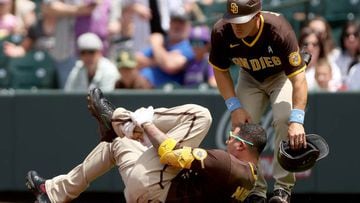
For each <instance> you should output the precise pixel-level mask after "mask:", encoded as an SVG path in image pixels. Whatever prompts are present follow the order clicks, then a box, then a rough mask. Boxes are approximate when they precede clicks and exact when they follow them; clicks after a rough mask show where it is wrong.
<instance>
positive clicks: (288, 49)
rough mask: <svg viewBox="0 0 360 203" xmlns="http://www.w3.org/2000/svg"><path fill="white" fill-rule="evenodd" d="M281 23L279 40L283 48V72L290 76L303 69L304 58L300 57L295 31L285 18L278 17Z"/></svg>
mask: <svg viewBox="0 0 360 203" xmlns="http://www.w3.org/2000/svg"><path fill="white" fill-rule="evenodd" d="M280 19H281V20H282V21H283V23H282V26H281V31H280V33H282V36H280V37H279V40H280V42H279V43H281V44H282V46H281V47H282V50H284V55H283V58H282V59H281V60H282V61H284V72H285V74H286V75H287V76H288V77H292V76H294V75H296V74H298V73H300V72H302V71H305V68H306V65H305V62H304V60H303V59H302V58H301V54H300V48H299V44H298V41H297V38H296V35H295V32H294V30H293V28H292V27H291V25H290V24H289V23H288V22H287V21H286V20H285V18H283V17H282V18H280Z"/></svg>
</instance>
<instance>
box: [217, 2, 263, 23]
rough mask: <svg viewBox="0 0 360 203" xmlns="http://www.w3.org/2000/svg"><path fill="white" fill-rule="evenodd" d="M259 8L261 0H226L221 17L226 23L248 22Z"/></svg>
mask: <svg viewBox="0 0 360 203" xmlns="http://www.w3.org/2000/svg"><path fill="white" fill-rule="evenodd" d="M260 10H261V0H227V8H226V13H225V14H224V16H223V19H224V20H225V21H226V22H228V23H235V24H242V23H247V22H249V21H250V20H251V19H252V18H253V17H254V16H255V15H256V14H257V13H258V12H260Z"/></svg>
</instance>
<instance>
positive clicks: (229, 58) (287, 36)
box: [209, 11, 306, 82]
mask: <svg viewBox="0 0 360 203" xmlns="http://www.w3.org/2000/svg"><path fill="white" fill-rule="evenodd" d="M209 62H210V64H212V66H213V67H214V68H215V69H217V70H220V71H226V70H228V69H229V68H230V67H231V66H232V65H233V64H236V65H238V66H239V67H241V68H243V69H244V70H245V71H247V72H249V73H250V74H251V75H252V76H253V77H254V78H255V79H256V80H258V81H260V82H262V81H264V79H266V78H267V77H269V76H271V75H274V74H277V73H279V72H282V71H284V73H285V74H286V75H287V76H288V77H291V76H293V75H296V74H297V73H299V72H301V71H304V70H305V67H306V66H305V63H304V61H303V60H302V59H301V55H300V53H299V46H298V42H297V38H296V35H295V33H294V31H293V29H292V27H291V25H290V24H289V23H288V22H287V21H286V20H285V18H284V17H283V16H282V15H280V14H277V13H272V12H266V11H265V12H261V15H260V29H259V32H258V33H257V34H256V35H255V36H252V37H246V38H244V39H240V38H237V37H236V36H235V34H234V32H233V30H232V28H231V24H229V23H226V22H224V21H223V20H219V21H218V22H217V23H216V24H215V25H214V28H213V30H212V33H211V51H210V56H209Z"/></svg>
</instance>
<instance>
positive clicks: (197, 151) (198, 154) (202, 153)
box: [192, 148, 207, 160]
mask: <svg viewBox="0 0 360 203" xmlns="http://www.w3.org/2000/svg"><path fill="white" fill-rule="evenodd" d="M192 154H193V156H194V158H195V159H196V160H204V159H205V158H206V157H207V152H206V150H205V149H201V148H194V149H193V151H192Z"/></svg>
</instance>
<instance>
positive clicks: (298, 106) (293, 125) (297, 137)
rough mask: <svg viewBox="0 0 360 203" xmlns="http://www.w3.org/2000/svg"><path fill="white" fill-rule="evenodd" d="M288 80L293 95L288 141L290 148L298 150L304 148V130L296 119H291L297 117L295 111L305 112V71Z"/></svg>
mask: <svg viewBox="0 0 360 203" xmlns="http://www.w3.org/2000/svg"><path fill="white" fill-rule="evenodd" d="M289 79H290V81H291V83H292V86H293V93H292V102H293V108H292V112H291V115H290V122H289V129H288V134H289V141H290V146H291V147H292V148H294V149H300V148H302V146H304V147H305V146H306V139H305V130H304V126H303V123H302V122H297V121H296V119H297V118H293V117H294V116H296V115H297V114H296V111H298V110H299V111H302V112H305V107H306V103H307V82H306V78H305V71H302V72H300V73H298V74H296V75H294V76H292V77H289ZM294 112H295V113H294ZM300 117H301V116H300ZM302 117H304V115H302ZM300 119H301V118H300ZM303 119H304V118H302V120H303ZM292 120H295V121H292Z"/></svg>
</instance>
